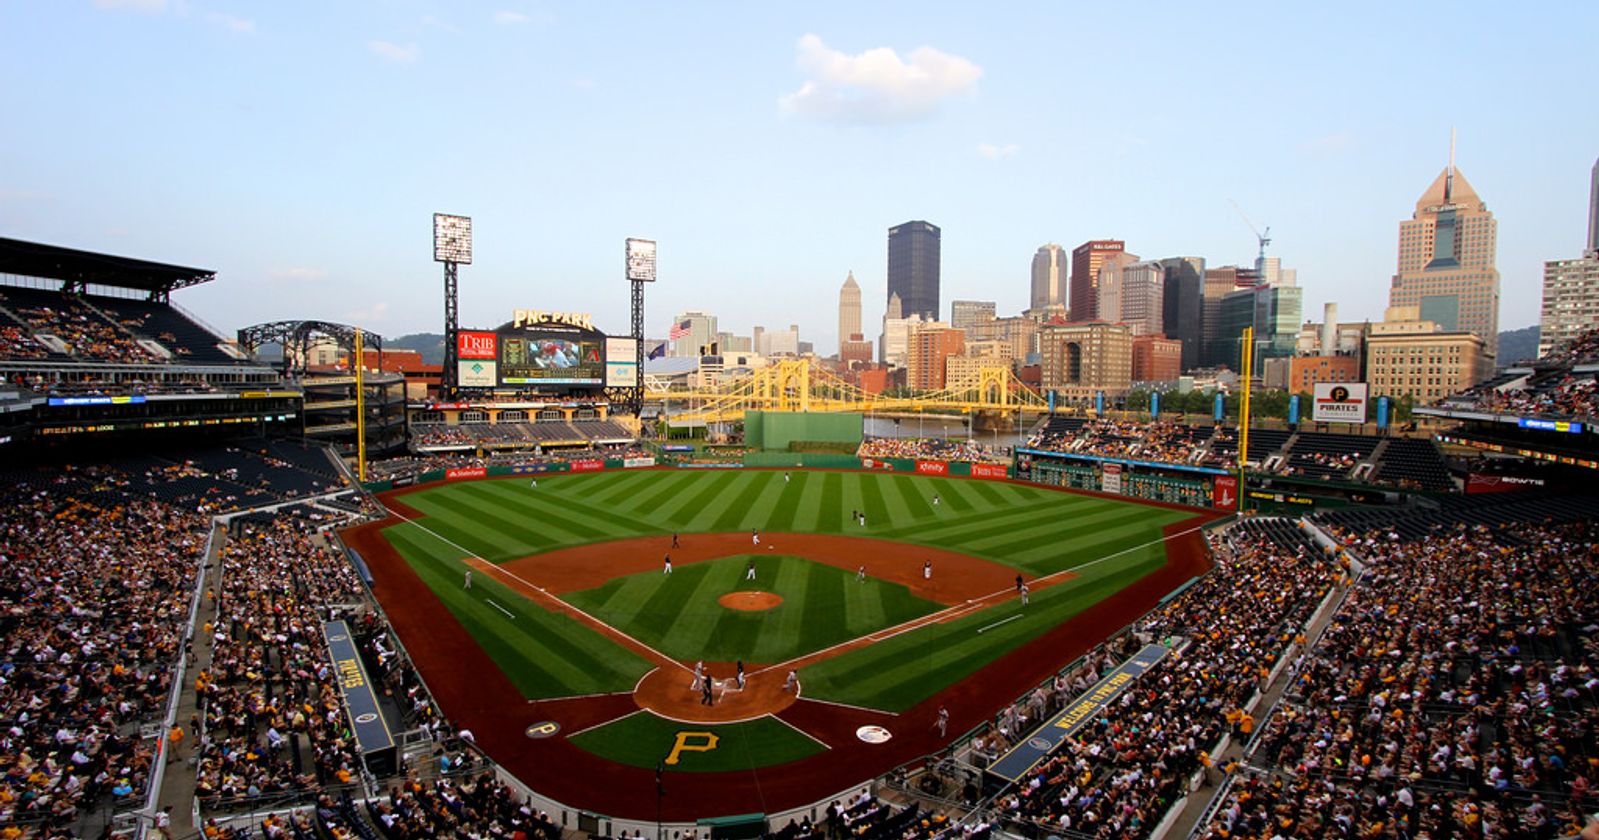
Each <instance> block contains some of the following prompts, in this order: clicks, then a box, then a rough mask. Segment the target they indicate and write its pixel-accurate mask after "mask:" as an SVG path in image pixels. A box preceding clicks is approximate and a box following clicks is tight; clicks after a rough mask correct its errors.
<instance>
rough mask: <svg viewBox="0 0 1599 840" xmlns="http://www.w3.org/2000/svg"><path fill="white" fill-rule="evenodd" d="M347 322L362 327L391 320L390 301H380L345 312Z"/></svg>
mask: <svg viewBox="0 0 1599 840" xmlns="http://www.w3.org/2000/svg"><path fill="white" fill-rule="evenodd" d="M344 318H345V323H347V324H350V325H351V326H356V327H361V326H370V325H372V324H383V323H387V322H388V320H389V303H388V301H378V302H377V303H374V304H372V305H371V306H370V307H368V308H366V309H356V310H352V311H350V312H348V313H346V314H345V316H344Z"/></svg>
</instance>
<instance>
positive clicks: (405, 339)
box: [383, 333, 1537, 365]
mask: <svg viewBox="0 0 1599 840" xmlns="http://www.w3.org/2000/svg"><path fill="white" fill-rule="evenodd" d="M1533 340H1534V342H1535V343H1536V341H1537V336H1536V335H1534V336H1533ZM383 349H385V350H416V351H419V352H421V354H422V364H425V365H442V364H444V336H443V335H441V334H440V333H412V334H411V335H402V336H400V337H399V338H389V339H384V341H383Z"/></svg>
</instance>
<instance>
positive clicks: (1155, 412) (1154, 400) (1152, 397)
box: [1149, 391, 1160, 420]
mask: <svg viewBox="0 0 1599 840" xmlns="http://www.w3.org/2000/svg"><path fill="white" fill-rule="evenodd" d="M1158 417H1160V392H1159V391H1150V392H1149V419H1151V420H1154V419H1156V418H1158Z"/></svg>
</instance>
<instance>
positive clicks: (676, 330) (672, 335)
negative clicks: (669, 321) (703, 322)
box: [666, 321, 694, 341]
mask: <svg viewBox="0 0 1599 840" xmlns="http://www.w3.org/2000/svg"><path fill="white" fill-rule="evenodd" d="M693 329H694V322H693V321H684V322H682V323H679V324H673V325H672V328H671V329H670V330H667V332H666V340H667V341H676V340H678V339H680V338H682V337H683V336H685V335H688V334H689V332H690V331H692V330H693Z"/></svg>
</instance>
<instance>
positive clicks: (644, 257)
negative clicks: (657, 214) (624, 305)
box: [627, 239, 655, 283]
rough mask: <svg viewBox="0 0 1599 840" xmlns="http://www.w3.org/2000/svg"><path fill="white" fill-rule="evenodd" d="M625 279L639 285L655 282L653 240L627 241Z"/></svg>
mask: <svg viewBox="0 0 1599 840" xmlns="http://www.w3.org/2000/svg"><path fill="white" fill-rule="evenodd" d="M627 279H629V280H636V281H638V282H640V283H654V282H655V240H653V239H629V240H628V241H627Z"/></svg>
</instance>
